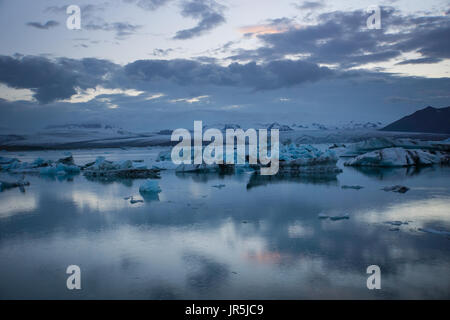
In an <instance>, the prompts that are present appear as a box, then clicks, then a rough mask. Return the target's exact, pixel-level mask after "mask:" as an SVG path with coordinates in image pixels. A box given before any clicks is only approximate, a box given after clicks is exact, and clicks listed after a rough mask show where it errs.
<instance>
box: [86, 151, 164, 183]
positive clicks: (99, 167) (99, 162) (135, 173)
mask: <svg viewBox="0 0 450 320" xmlns="http://www.w3.org/2000/svg"><path fill="white" fill-rule="evenodd" d="M82 170H83V173H84V175H85V176H88V177H94V178H97V177H108V178H126V179H139V178H142V179H146V178H159V169H156V168H152V169H147V167H146V166H145V165H142V164H139V165H137V166H136V165H135V164H134V163H133V162H132V161H131V160H124V161H116V162H114V161H108V160H106V159H105V157H101V156H100V157H97V159H96V160H95V161H94V162H91V163H88V164H86V165H85V166H84V167H83V168H82Z"/></svg>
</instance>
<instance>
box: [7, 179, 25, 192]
mask: <svg viewBox="0 0 450 320" xmlns="http://www.w3.org/2000/svg"><path fill="white" fill-rule="evenodd" d="M29 185H30V183H29V182H28V181H24V180H23V179H22V180H18V181H16V182H7V181H0V192H1V191H3V190H6V189H12V188H20V191H22V192H23V191H25V187H26V186H29Z"/></svg>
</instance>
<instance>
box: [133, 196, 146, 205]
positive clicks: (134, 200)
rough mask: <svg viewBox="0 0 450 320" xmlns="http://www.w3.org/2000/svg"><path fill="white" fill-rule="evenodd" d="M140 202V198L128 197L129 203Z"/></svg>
mask: <svg viewBox="0 0 450 320" xmlns="http://www.w3.org/2000/svg"><path fill="white" fill-rule="evenodd" d="M141 202H144V200H141V199H134V198H133V196H131V197H130V203H131V204H135V203H141Z"/></svg>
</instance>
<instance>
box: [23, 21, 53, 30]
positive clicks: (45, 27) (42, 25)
mask: <svg viewBox="0 0 450 320" xmlns="http://www.w3.org/2000/svg"><path fill="white" fill-rule="evenodd" d="M58 25H59V23H58V22H57V21H55V20H49V21H47V22H46V23H40V22H28V23H27V26H29V27H33V28H37V29H42V30H48V29H50V28H53V27H56V26H58Z"/></svg>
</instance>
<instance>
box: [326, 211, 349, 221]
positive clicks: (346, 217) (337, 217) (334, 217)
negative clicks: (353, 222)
mask: <svg viewBox="0 0 450 320" xmlns="http://www.w3.org/2000/svg"><path fill="white" fill-rule="evenodd" d="M348 219H350V215H349V214H348V213H346V214H343V215H340V216H331V217H330V220H332V221H337V220H348Z"/></svg>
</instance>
